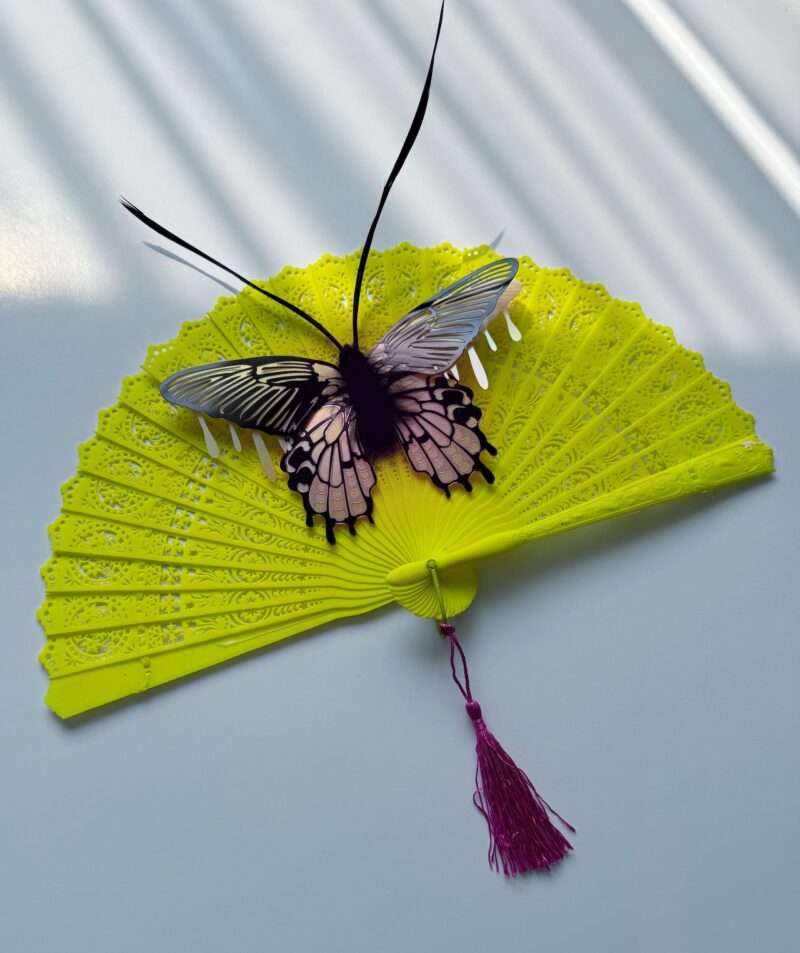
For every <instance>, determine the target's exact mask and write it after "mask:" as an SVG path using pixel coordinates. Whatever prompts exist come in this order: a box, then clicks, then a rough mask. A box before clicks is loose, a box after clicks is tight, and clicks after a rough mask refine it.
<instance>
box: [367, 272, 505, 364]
mask: <svg viewBox="0 0 800 953" xmlns="http://www.w3.org/2000/svg"><path fill="white" fill-rule="evenodd" d="M518 267H519V263H518V262H517V260H516V259H515V258H500V259H498V260H497V261H493V262H490V263H489V264H488V265H484V266H483V267H482V268H478V270H477V271H473V272H472V273H471V274H469V275H467V276H466V277H464V278H461V279H459V280H458V281H456V282H455V283H454V284H452V285H450V286H449V287H447V288H445V289H444V290H443V291H441V292H439V294H438V295H435V296H434V297H433V298H430V299H429V300H428V301H425V302H423V303H422V304H421V305H419V306H418V307H416V308H415V309H414V310H413V311H411V312H409V313H408V314H407V315H406V316H405V317H404V318H401V319H400V320H399V321H398V322H397V324H395V325H394V326H393V327H391V328H390V329H389V330H388V331H387V332H386V334H384V336H383V337H382V338H381V339H380V341H378V343H377V344H376V345H375V347H373V348H372V350H371V351H370V353H369V361H370V363H371V364H372V365H373V367H375V368H376V370H378V371H380V372H381V373H398V372H412V373H416V374H425V375H428V376H430V375H434V374H440V373H442V372H443V371H446V370H447V369H448V368H450V367H452V366H453V364H455V363H456V361H457V360H458V359H459V358H460V357H461V355H462V354H463V353H464V350H465V349H466V348H467V347H468V346H469V344H470V343H471V342H472V341H473V340H474V339H475V338H476V337H477V335H478V334H479V333H480V332H481V330H482V328H483V327H484V326H485V324H486V323H487V321H488V320H489V319H490V318H491V317H492V316H493V315H494V314H495V313H496V312H497V311H498V310H499V309H501V308H502V307H504V306H505V305H506V304H507V303H508V301H509V300H510V299H511V297H513V295H514V294H515V293H516V290H517V287H516V286H517V285H518V283H514V285H515V286H513V287H512V282H513V280H514V276H515V275H516V273H517V268H518Z"/></svg>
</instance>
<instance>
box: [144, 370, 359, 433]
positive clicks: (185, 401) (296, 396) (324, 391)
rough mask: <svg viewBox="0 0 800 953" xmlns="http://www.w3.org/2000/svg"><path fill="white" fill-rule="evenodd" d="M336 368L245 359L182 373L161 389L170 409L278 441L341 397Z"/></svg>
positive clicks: (166, 382)
mask: <svg viewBox="0 0 800 953" xmlns="http://www.w3.org/2000/svg"><path fill="white" fill-rule="evenodd" d="M343 385H344V382H343V381H342V378H341V376H340V374H339V371H338V370H337V368H336V367H334V366H333V364H328V363H327V362H326V361H312V360H309V359H307V358H304V357H275V356H269V357H245V358H240V359H238V360H233V361H220V362H218V363H216V364H202V365H200V366H199V367H190V368H187V369H186V370H183V371H178V372H177V373H175V374H173V375H172V376H171V377H168V378H167V379H166V380H165V381H164V382H163V383H162V384H161V394H162V395H163V396H164V397H165V398H166V399H167V400H168V401H170V402H171V403H173V404H178V405H179V406H181V407H188V408H189V409H190V410H194V411H196V412H197V413H203V414H207V415H208V416H209V417H222V418H224V419H225V420H228V421H230V422H231V423H234V424H238V425H239V426H241V427H252V428H253V429H255V430H261V431H263V432H264V433H268V434H275V435H277V436H291V435H293V434H295V433H296V432H297V431H298V430H299V429H300V427H302V426H303V425H304V424H305V422H306V421H307V420H308V418H309V416H310V415H311V413H312V411H313V410H314V408H315V407H316V406H317V405H318V404H319V403H320V401H322V400H324V399H325V398H327V397H331V396H333V395H335V394H338V393H340V392H341V390H342V388H343Z"/></svg>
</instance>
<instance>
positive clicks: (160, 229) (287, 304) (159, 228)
mask: <svg viewBox="0 0 800 953" xmlns="http://www.w3.org/2000/svg"><path fill="white" fill-rule="evenodd" d="M120 202H121V203H122V205H123V207H124V208H126V209H127V210H128V211H129V212H130V213H131V215H133V216H134V217H135V218H138V219H139V221H140V222H143V223H144V224H145V225H146V226H147V227H148V228H152V230H153V231H154V232H157V233H158V234H159V235H161V236H162V237H163V238H167V239H169V240H170V241H171V242H175V244H176V245H180V246H181V248H185V249H186V250H187V251H190V252H192V253H193V254H195V255H199V256H200V257H201V258H204V259H205V260H206V261H208V262H211V264H212V265H216V266H217V268H221V269H222V270H223V271H227V272H228V274H229V275H233V277H234V278H238V279H239V281H242V282H244V284H246V285H247V286H248V287H250V288H252V289H253V290H254V291H257V292H258V293H259V294H262V295H264V296H265V297H267V298H269V299H270V300H272V301H276V302H277V303H278V304H282V305H283V306H284V308H288V309H289V310H290V311H291V312H292V313H293V314H296V315H297V316H298V317H300V318H302V319H303V320H304V321H308V323H309V324H311V325H313V326H314V327H315V328H316V329H317V330H318V331H321V332H322V333H323V334H324V335H325V337H326V338H328V340H329V341H332V342H333V344H335V345H336V347H337V348H338V349H339V350H340V351H341V350H342V345H341V344H340V343H339V341H337V340H336V338H335V337H334V336H333V335H332V334H331V332H330V331H329V330H328V329H327V328H326V327H324V326H323V325H321V324H320V323H319V321H317V320H316V319H315V318H312V317H311V315H310V314H307V313H306V312H305V311H303V309H302V308H298V307H297V305H295V304H292V303H291V301H286V300H284V299H283V298H280V297H278V295H275V294H272V292H271V291H265V290H264V289H263V288H259V286H258V285H256V284H254V283H253V282H252V281H249V280H248V279H247V278H245V277H244V275H240V274H239V273H238V272H236V271H234V270H233V268H228V266H227V265H223V264H222V262H221V261H217V259H216V258H212V257H211V255H207V254H206V253H205V252H204V251H200V249H199V248H195V246H194V245H190V244H189V242H185V241H184V240H183V239H182V238H179V237H178V236H177V235H176V234H175V233H174V232H171V231H170V230H169V229H168V228H164V226H163V225H159V224H158V222H154V221H153V219H152V218H150V217H149V216H147V215H145V214H144V212H143V211H141V209H138V208H136V206H135V205H132V204H131V203H130V202H129V201H128V200H127V199H124V198H120Z"/></svg>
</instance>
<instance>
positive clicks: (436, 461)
mask: <svg viewBox="0 0 800 953" xmlns="http://www.w3.org/2000/svg"><path fill="white" fill-rule="evenodd" d="M389 393H390V395H391V397H392V400H393V403H394V407H395V421H394V427H395V432H396V434H397V438H398V440H399V441H400V445H401V446H402V448H403V451H404V452H405V455H406V457H407V458H408V462H409V463H410V464H411V466H412V467H413V468H414V469H415V470H417V471H418V472H419V473H427V474H428V476H429V477H430V478H431V480H432V481H433V482H434V484H435V485H436V486H437V487H438V488H439V489H440V490H443V491H444V492H445V494H446V495H447V496H449V495H450V487H451V486H452V485H453V484H454V483H460V484H461V485H462V486H463V487H464V488H465V489H466V490H471V489H472V487H471V485H470V482H469V479H470V477H471V476H472V474H473V473H475V472H477V473H480V474H481V475H482V476H483V477H484V479H485V480H486V481H487V482H488V483H492V482H494V475H493V474H492V471H491V470H490V469H489V468H488V467H487V466H486V465H485V464H484V463H483V462H482V460H481V458H480V455H481V453H482V452H483V451H484V450H486V451H487V452H488V453H491V454H495V453H496V452H497V451H496V450H495V448H494V447H493V446H492V445H491V444H490V443H489V441H488V440H487V439H486V436H485V434H484V433H483V431H482V430H481V429H480V427H479V425H478V424H479V421H480V418H481V411H480V408H478V407H476V406H475V405H474V404H473V403H472V392H471V391H470V390H469V388H467V387H464V386H462V385H461V384H457V383H456V382H455V381H453V380H451V379H449V378H447V377H444V376H441V377H435V378H425V377H422V376H420V375H418V374H404V375H402V376H400V377H397V378H396V379H395V380H394V381H392V383H391V384H390V385H389Z"/></svg>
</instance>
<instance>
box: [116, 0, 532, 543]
mask: <svg viewBox="0 0 800 953" xmlns="http://www.w3.org/2000/svg"><path fill="white" fill-rule="evenodd" d="M443 12H444V3H443V4H442V8H441V10H440V13H439V24H438V27H437V31H436V39H435V41H434V45H433V53H432V55H431V61H430V66H429V68H428V73H427V76H426V79H425V83H424V86H423V90H422V95H421V97H420V101H419V104H418V106H417V110H416V113H415V114H414V118H413V120H412V123H411V127H410V129H409V131H408V134H407V135H406V139H405V141H404V143H403V146H402V149H401V151H400V154H399V156H398V157H397V159H396V161H395V164H394V166H393V168H392V171H391V173H390V175H389V177H388V179H387V181H386V184H385V186H384V189H383V192H382V194H381V198H380V202H379V204H378V210H377V213H376V214H375V217H374V219H373V221H372V224H371V226H370V229H369V232H368V233H367V239H366V241H365V243H364V247H363V250H362V252H361V257H360V259H359V264H358V271H357V274H356V281H355V289H354V294H353V340H352V343H350V344H341V343H340V342H339V341H338V340H337V339H336V338H335V337H334V335H333V334H331V332H330V330H328V329H327V328H325V327H324V326H323V325H322V324H321V323H320V322H319V321H317V320H316V319H315V318H314V317H313V316H312V315H310V314H308V313H307V312H306V311H304V310H303V309H302V308H300V307H298V306H297V305H295V304H292V303H291V302H288V301H286V300H284V299H283V298H280V297H279V296H277V295H275V294H273V293H272V292H269V291H266V290H265V289H264V288H261V287H260V286H258V285H256V284H254V283H253V282H251V281H249V280H248V279H247V278H245V277H244V276H242V275H240V274H238V273H237V272H235V271H233V270H232V269H231V268H228V266H227V265H224V264H222V262H220V261H217V260H216V259H214V258H211V257H210V256H209V255H207V254H206V253H205V252H203V251H201V250H200V249H199V248H196V247H195V246H194V245H190V244H189V243H188V242H186V241H184V240H183V239H182V238H179V237H178V236H177V235H175V234H174V233H173V232H171V231H169V230H168V229H166V228H164V227H163V226H162V225H159V224H158V223H157V222H155V221H154V220H153V219H151V218H149V217H148V216H147V215H145V214H144V212H142V211H140V210H139V209H138V208H136V207H135V206H134V205H132V204H131V203H130V202H128V201H127V200H125V199H122V200H121V201H122V204H123V205H124V207H125V208H126V209H127V210H128V211H129V212H131V214H133V215H134V216H135V217H136V218H138V219H139V220H140V221H141V222H143V223H144V224H145V225H147V226H148V227H149V228H152V229H153V230H154V231H156V232H158V233H159V234H160V235H163V236H164V237H166V238H168V239H170V240H171V241H173V242H175V243H177V244H178V245H180V246H182V247H183V248H186V249H188V250H189V251H191V252H192V253H194V254H196V255H199V256H200V257H201V258H204V259H205V260H206V261H209V262H211V263H212V264H214V265H216V266H218V267H220V268H222V269H223V270H224V271H227V272H228V273H229V274H232V275H234V276H235V277H236V278H238V279H239V280H240V281H243V282H244V283H245V284H247V285H248V286H250V287H251V288H253V289H255V290H256V291H258V292H259V293H260V294H263V295H265V296H266V297H268V298H270V299H271V300H273V301H275V302H277V303H279V304H281V305H283V306H284V307H286V308H288V309H289V310H290V311H291V312H292V313H293V314H295V315H296V316H298V317H300V318H302V319H303V320H305V321H307V322H308V323H310V324H311V325H312V326H313V327H315V328H316V329H317V330H318V331H319V332H320V333H322V334H323V335H325V336H326V337H327V338H328V339H329V340H330V341H331V342H332V343H333V344H334V345H335V346H336V348H337V349H338V352H339V358H338V362H337V363H336V364H332V363H330V362H328V361H324V360H314V359H309V358H305V357H280V356H274V355H270V356H265V357H250V358H240V359H235V360H229V361H220V362H217V363H214V364H204V365H201V366H199V367H190V368H186V369H184V370H180V371H178V372H177V373H175V374H172V375H171V376H170V377H168V378H167V379H166V380H165V381H163V383H162V384H161V394H162V395H163V396H164V397H165V398H166V399H167V400H168V401H170V402H171V403H173V404H176V405H178V406H181V407H186V408H189V409H190V410H193V411H194V412H195V413H197V414H198V415H202V414H205V415H207V416H210V417H218V418H222V419H224V420H226V421H228V422H229V423H230V424H236V425H238V426H240V427H246V428H250V429H253V430H256V431H261V432H263V433H266V434H271V435H275V436H278V437H280V438H282V441H283V444H284V453H283V458H282V460H281V468H282V469H283V470H284V471H285V472H286V473H287V474H288V478H289V486H290V488H291V489H293V490H296V491H297V492H298V493H299V494H300V496H301V497H302V500H303V505H304V508H305V513H306V523H307V524H308V525H309V526H313V524H314V519H315V517H322V518H323V519H324V521H325V530H326V536H327V539H328V541H329V542H330V543H335V541H336V539H335V535H334V528H335V527H336V526H337V525H340V524H345V525H346V526H347V527H348V528H349V530H350V532H351V533H353V534H354V533H355V524H356V522H357V521H358V520H359V519H361V518H366V519H368V520H369V521H372V510H373V501H372V489H373V487H374V486H375V480H376V478H375V470H374V467H373V463H374V461H375V460H376V459H378V458H379V457H380V456H381V455H383V454H386V453H388V452H390V451H391V450H393V449H395V448H396V447H398V446H399V447H401V448H402V450H403V452H404V453H405V456H406V459H407V460H408V463H409V464H410V466H411V467H412V468H413V469H414V470H416V471H418V472H419V473H423V474H427V476H428V477H430V479H431V480H432V481H433V483H434V484H435V485H436V486H437V487H438V488H439V489H440V490H442V491H443V492H444V493H445V494H447V496H449V495H450V488H451V487H452V486H454V485H456V484H460V485H461V486H463V487H464V488H465V489H466V490H471V489H472V486H471V484H470V477H471V476H472V475H473V474H474V473H480V474H481V475H482V476H483V477H484V479H486V480H487V481H488V482H492V481H493V479H494V477H493V475H492V472H491V470H489V468H488V467H487V466H486V464H485V463H484V462H483V461H482V460H481V454H482V453H483V452H484V451H485V452H487V453H489V454H494V453H495V452H496V451H495V449H494V447H492V445H491V444H490V443H489V441H488V440H487V438H486V436H485V434H484V433H483V431H482V430H481V429H480V426H479V421H480V418H481V411H480V409H479V408H478V407H477V406H476V405H475V404H474V403H473V401H472V391H471V390H470V389H469V388H468V387H464V386H463V385H461V384H460V383H458V381H457V379H454V377H456V375H457V371H456V370H455V364H456V362H457V361H458V360H459V358H461V357H462V355H463V354H464V352H465V351H468V352H469V355H470V359H471V361H472V363H473V367H474V368H475V370H476V374H477V375H478V376H479V382H481V383H484V381H485V374H484V372H483V368H482V366H481V364H480V361H479V360H478V358H477V354H476V352H475V350H474V348H472V343H473V342H474V341H475V339H476V338H477V337H478V335H479V334H480V333H481V332H482V331H483V332H486V327H487V325H488V324H489V323H490V322H491V321H492V320H493V318H494V317H495V316H496V315H497V314H499V313H500V312H505V309H506V308H507V306H508V304H509V302H510V301H511V299H512V298H513V297H514V295H515V294H517V292H518V291H519V290H520V287H521V285H520V283H519V282H518V281H516V280H515V275H516V273H517V268H518V262H517V260H516V259H514V258H501V259H498V260H496V261H493V262H490V263H489V264H487V265H484V266H483V267H482V268H479V269H478V270H477V271H474V272H473V273H472V274H469V275H467V276H466V277H463V278H461V279H459V280H458V281H456V282H455V283H454V284H451V285H450V286H449V287H447V288H445V289H443V290H442V291H440V292H439V293H438V294H436V295H435V296H434V297H432V298H430V299H428V300H427V301H423V302H422V303H421V304H419V305H418V306H417V307H416V308H414V309H413V310H412V311H410V312H409V313H408V314H406V315H405V316H404V317H402V318H401V319H400V320H399V321H398V322H397V323H396V324H395V325H394V326H393V327H391V328H390V329H389V330H388V331H387V332H386V333H385V334H384V336H383V337H382V338H381V339H380V340H379V341H378V342H377V344H375V345H374V347H372V348H371V349H370V350H369V351H367V352H364V351H362V350H361V349H360V348H359V342H358V330H359V329H358V308H359V301H360V298H361V287H362V284H363V280H364V274H365V269H366V264H367V258H368V256H369V252H370V248H371V247H372V240H373V237H374V234H375V230H376V228H377V225H378V220H379V219H380V215H381V212H382V210H383V206H384V204H385V202H386V199H387V197H388V195H389V191H390V189H391V187H392V184H393V183H394V180H395V179H396V177H397V175H398V173H399V171H400V169H401V168H402V166H403V164H404V162H405V160H406V158H407V157H408V154H409V153H410V151H411V148H412V146H413V144H414V142H415V140H416V137H417V134H418V133H419V130H420V127H421V125H422V120H423V117H424V115H425V110H426V107H427V102H428V95H429V91H430V86H431V80H432V76H433V64H434V59H435V56H436V49H437V46H438V43H439V34H440V32H441V26H442V15H443ZM506 317H507V320H509V331H510V333H511V335H512V338H514V337H515V332H516V328H514V326H513V324H512V323H511V322H510V319H509V318H508V314H507V312H506ZM487 336H488V334H487ZM489 340H490V346H491V344H492V343H493V342H491V338H489ZM448 371H449V372H450V373H448ZM484 386H485V385H484ZM200 420H201V424H202V425H203V427H204V429H206V425H205V422H204V421H203V418H202V417H201V418H200Z"/></svg>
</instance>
